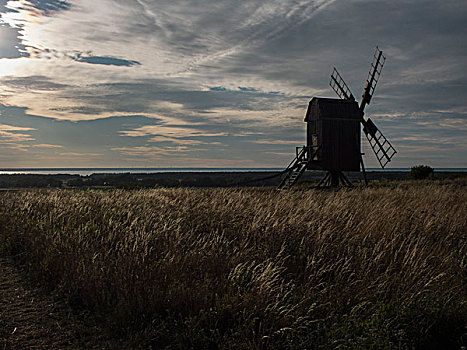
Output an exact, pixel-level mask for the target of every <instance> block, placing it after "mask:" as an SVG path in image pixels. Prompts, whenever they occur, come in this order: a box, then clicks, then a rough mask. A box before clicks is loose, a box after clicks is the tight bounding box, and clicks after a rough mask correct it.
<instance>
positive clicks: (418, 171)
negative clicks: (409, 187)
mask: <svg viewBox="0 0 467 350" xmlns="http://www.w3.org/2000/svg"><path fill="white" fill-rule="evenodd" d="M432 177H433V168H432V167H429V166H428V165H416V166H413V167H412V168H411V169H410V172H409V179H413V180H422V179H428V178H430V179H431V178H432Z"/></svg>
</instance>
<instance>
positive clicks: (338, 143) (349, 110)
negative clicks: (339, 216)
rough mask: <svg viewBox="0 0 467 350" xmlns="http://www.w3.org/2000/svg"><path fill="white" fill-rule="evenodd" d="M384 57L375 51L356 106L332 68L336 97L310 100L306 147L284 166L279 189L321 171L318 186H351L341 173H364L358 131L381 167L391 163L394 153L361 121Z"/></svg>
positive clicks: (369, 124)
mask: <svg viewBox="0 0 467 350" xmlns="http://www.w3.org/2000/svg"><path fill="white" fill-rule="evenodd" d="M384 61H385V57H384V56H383V53H382V51H380V50H379V49H378V47H377V48H376V51H375V55H374V58H373V62H372V64H371V68H370V71H369V73H368V78H367V80H366V83H365V88H364V90H363V94H362V101H361V102H360V105H359V104H358V103H357V101H356V100H355V97H354V96H353V95H352V93H351V92H350V89H349V88H348V86H347V84H346V83H345V82H344V80H343V79H342V77H341V76H340V74H339V73H338V72H337V70H336V69H335V68H334V71H333V72H332V75H331V82H330V85H331V87H332V88H333V89H334V91H335V92H336V93H337V95H338V96H339V97H340V98H338V99H336V98H321V97H313V98H312V99H311V101H310V103H309V105H308V109H307V112H306V115H305V122H306V123H307V144H306V146H303V147H297V148H296V155H295V158H294V160H292V162H291V163H290V164H289V166H288V167H287V169H286V171H285V174H286V176H285V177H284V178H283V179H282V181H281V184H280V185H279V188H280V189H288V188H290V187H292V186H293V185H294V184H295V183H296V182H297V180H298V178H299V177H300V176H301V175H302V174H303V173H304V172H305V170H325V171H327V173H326V176H325V177H324V178H323V180H322V181H321V182H320V183H319V184H318V186H326V187H333V186H338V185H339V184H342V185H344V186H352V184H351V182H350V181H349V180H348V179H347V177H346V176H345V175H344V173H343V172H344V171H356V172H358V171H360V169H361V170H362V172H363V175H364V179H365V183H366V182H367V181H366V174H365V166H364V163H363V158H362V155H363V154H362V152H361V128H360V125H363V131H364V133H365V136H366V137H367V139H368V141H369V143H370V146H371V148H372V149H373V151H374V152H375V155H376V158H377V159H378V162H379V163H380V165H381V167H382V168H383V169H384V167H385V166H386V165H387V163H389V162H390V161H391V158H392V157H393V156H394V154H396V150H395V149H394V147H393V146H392V145H391V144H390V143H389V141H388V140H387V139H386V138H385V137H384V135H383V134H382V133H381V131H380V130H379V129H378V128H377V127H376V125H375V124H374V123H373V122H372V121H371V119H369V118H368V119H365V118H364V109H365V106H366V105H367V104H369V103H370V101H371V97H372V96H373V93H374V90H375V87H376V84H377V82H378V79H379V76H380V74H381V70H382V68H383V65H384Z"/></svg>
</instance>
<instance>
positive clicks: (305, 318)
mask: <svg viewBox="0 0 467 350" xmlns="http://www.w3.org/2000/svg"><path fill="white" fill-rule="evenodd" d="M466 233H467V180H466V179H465V178H464V179H458V180H444V181H436V180H431V181H413V182H408V181H401V182H393V183H386V184H385V185H384V186H383V185H379V186H370V187H368V188H355V189H351V190H343V189H341V190H313V189H308V190H295V191H288V192H287V191H282V192H280V191H276V190H274V189H272V188H223V189H221V188H219V189H216V188H211V189H202V188H198V189H193V188H179V189H176V188H175V189H152V190H151V189H142V190H107V191H103V190H58V189H49V190H20V191H5V192H2V193H0V254H2V255H3V256H9V257H12V258H13V260H14V261H15V262H16V263H17V264H18V266H21V268H22V269H23V270H26V271H27V273H28V276H29V278H31V279H32V280H34V281H35V282H36V283H38V284H39V285H41V286H42V287H43V288H44V289H45V290H47V291H54V292H56V293H59V294H61V295H62V296H64V297H66V299H67V300H68V303H69V304H70V305H71V307H73V308H74V309H76V310H79V311H80V312H83V311H85V312H86V313H87V314H89V315H91V316H92V317H93V319H96V320H97V322H98V323H99V324H101V327H102V330H103V331H104V332H106V334H110V335H112V336H114V337H116V338H118V337H120V338H124V339H130V340H131V341H132V342H133V344H138V346H141V347H143V348H150V347H152V348H153V349H190V348H192V349H335V348H342V349H347V348H348V349H369V348H374V349H393V348H394V349H413V348H415V349H439V348H443V349H450V348H452V349H459V348H461V346H463V345H465V344H466V343H467V234H466Z"/></svg>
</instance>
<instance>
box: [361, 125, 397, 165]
mask: <svg viewBox="0 0 467 350" xmlns="http://www.w3.org/2000/svg"><path fill="white" fill-rule="evenodd" d="M362 124H363V132H364V133H365V135H366V138H367V139H368V142H369V143H370V146H371V148H372V149H373V152H375V155H376V158H377V159H378V162H379V164H380V165H381V168H383V169H384V167H385V166H386V165H387V164H388V163H389V162H390V161H391V158H392V157H393V156H394V155H395V154H396V153H397V151H396V149H395V148H394V147H393V146H392V145H391V143H390V142H389V141H388V139H386V137H384V135H383V133H382V132H381V131H380V130H379V129H378V127H377V126H376V125H375V123H373V121H372V120H371V119H370V118H368V119H367V120H364V121H363V122H362Z"/></svg>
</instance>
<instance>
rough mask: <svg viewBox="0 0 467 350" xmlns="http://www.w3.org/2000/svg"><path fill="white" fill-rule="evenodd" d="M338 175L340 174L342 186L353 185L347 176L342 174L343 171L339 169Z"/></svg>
mask: <svg viewBox="0 0 467 350" xmlns="http://www.w3.org/2000/svg"><path fill="white" fill-rule="evenodd" d="M339 175H340V178H341V181H342V184H343V185H344V186H347V187H353V185H352V183H351V182H350V180H349V179H348V178H347V176H345V175H344V173H343V172H342V171H339Z"/></svg>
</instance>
